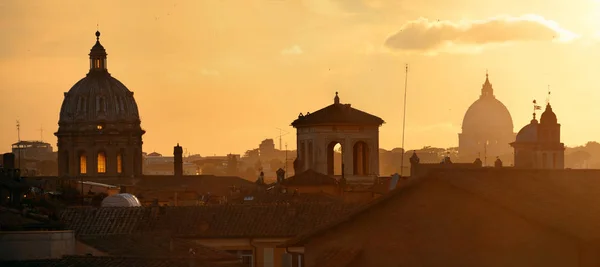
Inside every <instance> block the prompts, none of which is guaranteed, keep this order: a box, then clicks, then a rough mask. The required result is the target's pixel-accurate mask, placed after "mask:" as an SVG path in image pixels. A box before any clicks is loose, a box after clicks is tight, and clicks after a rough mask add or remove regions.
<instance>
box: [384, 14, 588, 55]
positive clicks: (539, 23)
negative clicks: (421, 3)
mask: <svg viewBox="0 0 600 267" xmlns="http://www.w3.org/2000/svg"><path fill="white" fill-rule="evenodd" d="M577 37H579V36H578V35H577V34H575V33H572V32H570V31H568V30H565V29H563V28H561V27H560V26H559V25H558V23H556V22H554V21H551V20H547V19H545V18H543V17H541V16H538V15H524V16H520V17H510V16H500V17H494V18H490V19H487V20H470V21H458V22H453V21H447V20H442V21H440V20H435V21H433V20H429V19H426V18H419V19H417V20H413V21H409V22H407V23H406V24H404V25H403V26H402V27H401V28H400V30H399V31H398V32H397V33H395V34H393V35H391V36H390V37H388V39H387V40H386V41H385V45H386V46H387V47H388V48H391V49H394V50H404V51H416V52H424V53H432V52H434V53H435V52H437V51H440V50H452V51H458V52H461V53H464V52H468V51H472V49H466V48H480V49H481V47H482V46H484V45H503V44H508V43H513V42H525V41H557V42H568V41H571V40H573V39H575V38H577Z"/></svg>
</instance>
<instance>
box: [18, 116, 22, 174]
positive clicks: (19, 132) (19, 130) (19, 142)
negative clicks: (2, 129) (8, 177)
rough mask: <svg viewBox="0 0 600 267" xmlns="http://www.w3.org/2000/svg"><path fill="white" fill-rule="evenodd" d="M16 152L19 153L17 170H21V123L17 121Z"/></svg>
mask: <svg viewBox="0 0 600 267" xmlns="http://www.w3.org/2000/svg"><path fill="white" fill-rule="evenodd" d="M17 151H19V169H21V154H22V153H21V152H22V151H21V123H20V122H19V120H17Z"/></svg>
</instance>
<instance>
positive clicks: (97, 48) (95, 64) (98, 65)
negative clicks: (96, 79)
mask: <svg viewBox="0 0 600 267" xmlns="http://www.w3.org/2000/svg"><path fill="white" fill-rule="evenodd" d="M89 55H90V72H92V71H106V70H107V69H106V50H105V49H104V47H103V46H102V44H100V32H99V31H96V44H94V46H93V47H92V50H91V51H90V54H89Z"/></svg>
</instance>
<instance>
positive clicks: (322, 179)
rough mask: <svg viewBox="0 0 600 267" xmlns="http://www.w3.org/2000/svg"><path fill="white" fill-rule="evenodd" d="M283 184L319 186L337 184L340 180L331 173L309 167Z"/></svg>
mask: <svg viewBox="0 0 600 267" xmlns="http://www.w3.org/2000/svg"><path fill="white" fill-rule="evenodd" d="M282 184H283V185H287V186H319V185H337V184H338V181H337V180H336V179H335V178H333V177H331V176H329V175H325V174H322V173H320V172H317V171H314V170H312V169H308V170H306V171H304V172H302V173H299V174H296V175H294V176H292V177H290V178H287V179H285V180H283V182H282Z"/></svg>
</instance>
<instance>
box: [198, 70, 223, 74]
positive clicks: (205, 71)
mask: <svg viewBox="0 0 600 267" xmlns="http://www.w3.org/2000/svg"><path fill="white" fill-rule="evenodd" d="M200 74H202V75H204V76H218V75H219V74H220V73H219V72H218V71H216V70H210V69H202V70H200Z"/></svg>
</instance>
